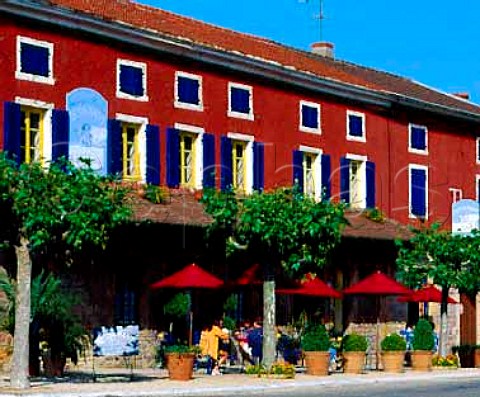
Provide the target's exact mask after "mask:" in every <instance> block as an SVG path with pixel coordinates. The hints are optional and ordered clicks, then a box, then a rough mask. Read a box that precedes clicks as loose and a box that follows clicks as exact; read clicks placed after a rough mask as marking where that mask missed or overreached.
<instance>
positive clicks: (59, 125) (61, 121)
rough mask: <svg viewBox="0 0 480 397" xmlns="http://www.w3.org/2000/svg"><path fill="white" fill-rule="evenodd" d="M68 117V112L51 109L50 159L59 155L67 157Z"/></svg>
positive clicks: (55, 158) (54, 159) (57, 157)
mask: <svg viewBox="0 0 480 397" xmlns="http://www.w3.org/2000/svg"><path fill="white" fill-rule="evenodd" d="M69 130H70V119H69V116H68V112H67V111H66V110H61V109H53V111H52V161H57V160H58V159H60V158H61V157H64V158H65V159H68V142H69V137H70V132H69Z"/></svg>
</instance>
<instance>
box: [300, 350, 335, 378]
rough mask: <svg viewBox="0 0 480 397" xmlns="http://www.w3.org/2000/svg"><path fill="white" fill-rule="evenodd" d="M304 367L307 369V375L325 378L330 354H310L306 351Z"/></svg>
mask: <svg viewBox="0 0 480 397" xmlns="http://www.w3.org/2000/svg"><path fill="white" fill-rule="evenodd" d="M304 354H305V365H306V367H307V371H306V373H307V375H316V376H327V375H328V368H329V364H330V362H329V360H330V353H329V352H310V351H306V352H304Z"/></svg>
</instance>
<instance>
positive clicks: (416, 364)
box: [412, 350, 432, 371]
mask: <svg viewBox="0 0 480 397" xmlns="http://www.w3.org/2000/svg"><path fill="white" fill-rule="evenodd" d="M412 369H413V370H414V371H431V370H432V352H431V351H429V350H414V351H413V352H412Z"/></svg>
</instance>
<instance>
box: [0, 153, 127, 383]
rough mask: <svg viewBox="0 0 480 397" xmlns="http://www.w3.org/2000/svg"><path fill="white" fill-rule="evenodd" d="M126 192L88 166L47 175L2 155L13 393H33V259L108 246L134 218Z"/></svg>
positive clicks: (53, 168) (0, 196)
mask: <svg viewBox="0 0 480 397" xmlns="http://www.w3.org/2000/svg"><path fill="white" fill-rule="evenodd" d="M127 192H128V191H127V190H126V189H125V188H123V187H120V186H119V185H118V184H117V183H114V181H112V180H110V179H106V178H103V177H100V176H98V175H97V174H96V173H95V172H94V171H93V170H92V169H91V168H90V166H89V164H88V163H86V164H85V167H82V168H76V167H74V166H73V165H72V164H71V163H69V162H66V161H59V162H56V163H52V164H50V166H49V167H48V169H47V168H45V167H43V166H42V165H40V164H36V163H34V164H22V165H20V166H16V164H15V163H13V162H12V161H10V160H9V159H8V158H7V157H6V156H5V155H4V154H3V153H0V208H2V213H7V214H8V216H7V218H8V219H9V221H11V227H10V230H11V233H10V238H11V244H12V245H13V246H14V248H15V253H16V258H17V284H16V288H17V293H16V302H15V333H14V336H15V343H14V351H13V362H12V373H11V376H10V384H11V386H12V387H15V388H27V387H29V380H28V360H29V355H28V352H29V343H28V341H29V324H30V320H31V312H30V308H31V301H30V286H31V274H32V258H36V257H41V255H45V254H46V247H48V246H51V245H52V244H56V245H57V246H61V247H64V248H65V250H67V249H72V250H80V249H82V248H83V247H85V245H87V244H92V245H97V246H105V244H106V241H107V239H108V235H109V231H110V230H111V229H112V228H113V227H115V226H116V225H118V224H120V223H121V222H124V221H125V220H126V219H128V218H129V216H130V209H129V208H128V206H126V205H125V198H126V196H127ZM2 223H3V222H2Z"/></svg>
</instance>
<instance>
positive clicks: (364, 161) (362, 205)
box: [345, 153, 368, 209]
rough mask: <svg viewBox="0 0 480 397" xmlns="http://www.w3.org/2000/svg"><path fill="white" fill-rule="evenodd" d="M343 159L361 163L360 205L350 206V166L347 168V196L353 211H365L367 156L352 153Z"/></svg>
mask: <svg viewBox="0 0 480 397" xmlns="http://www.w3.org/2000/svg"><path fill="white" fill-rule="evenodd" d="M345 158H346V159H348V160H352V161H358V162H361V163H362V164H361V170H360V172H361V181H360V198H361V200H360V204H356V205H355V206H352V190H351V189H350V178H351V175H350V165H349V168H348V178H349V181H348V183H349V194H350V206H351V207H352V208H354V209H365V208H367V161H368V156H364V155H359V154H352V153H347V154H346V155H345Z"/></svg>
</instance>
